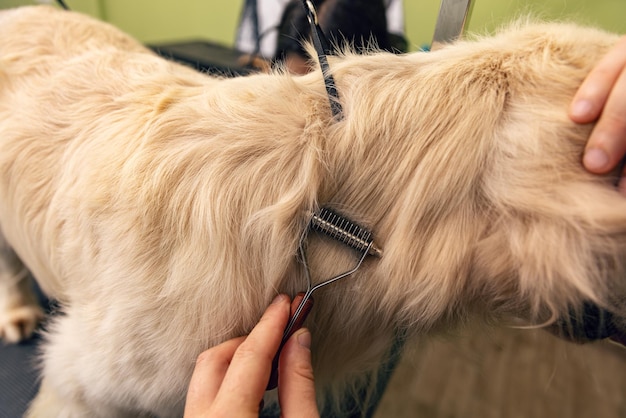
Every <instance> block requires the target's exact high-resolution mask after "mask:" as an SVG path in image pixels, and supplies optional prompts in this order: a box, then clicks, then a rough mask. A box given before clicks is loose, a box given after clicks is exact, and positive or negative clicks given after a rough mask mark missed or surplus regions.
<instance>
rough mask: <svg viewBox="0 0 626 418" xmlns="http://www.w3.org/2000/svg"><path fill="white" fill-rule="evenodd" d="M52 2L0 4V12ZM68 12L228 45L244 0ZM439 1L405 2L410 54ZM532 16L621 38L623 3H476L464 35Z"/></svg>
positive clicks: (101, 4)
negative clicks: (564, 21)
mask: <svg viewBox="0 0 626 418" xmlns="http://www.w3.org/2000/svg"><path fill="white" fill-rule="evenodd" d="M48 2H52V1H51V0H48V1H46V0H41V1H35V0H0V8H8V7H15V6H19V5H26V4H33V3H48ZM66 3H67V4H68V6H69V7H70V8H72V9H73V10H78V11H82V12H85V13H88V14H91V15H93V16H97V17H99V18H101V19H103V20H106V21H108V22H111V23H113V24H114V25H116V26H117V27H119V28H121V29H123V30H124V31H126V32H128V33H130V34H131V35H133V36H135V37H136V38H138V39H139V40H141V41H144V42H147V43H159V42H169V41H178V40H184V39H190V38H202V39H210V40H213V41H217V42H219V43H222V44H224V45H226V46H232V45H233V43H234V40H235V30H236V27H237V24H238V22H239V17H240V12H241V9H242V6H243V3H244V0H227V1H223V0H222V1H219V0H209V1H207V0H176V1H172V0H169V1H167V0H66ZM439 5H440V1H439V0H405V1H404V15H405V24H406V35H407V38H408V39H409V45H410V47H411V49H412V50H415V49H418V48H420V47H422V46H426V45H429V44H430V41H431V39H432V35H433V31H434V28H435V22H436V19H437V13H438V11H439ZM528 13H532V14H534V15H536V16H540V17H543V18H547V19H568V20H574V21H576V22H581V23H584V24H590V25H596V26H601V27H604V28H606V29H608V30H611V31H614V32H619V33H626V0H475V1H474V10H473V14H472V17H471V20H470V22H469V30H470V31H476V32H480V33H484V32H487V31H492V30H493V29H494V28H496V27H498V26H499V25H501V24H502V23H504V22H507V21H510V20H511V19H512V18H513V17H515V16H519V15H524V14H528Z"/></svg>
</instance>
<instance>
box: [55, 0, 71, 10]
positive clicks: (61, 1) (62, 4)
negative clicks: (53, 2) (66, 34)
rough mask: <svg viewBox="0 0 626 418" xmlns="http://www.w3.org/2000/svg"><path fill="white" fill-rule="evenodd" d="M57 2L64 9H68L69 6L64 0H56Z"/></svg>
mask: <svg viewBox="0 0 626 418" xmlns="http://www.w3.org/2000/svg"><path fill="white" fill-rule="evenodd" d="M57 4H58V5H59V6H61V7H62V8H63V9H64V10H70V8H69V7H67V4H65V1H63V0H57Z"/></svg>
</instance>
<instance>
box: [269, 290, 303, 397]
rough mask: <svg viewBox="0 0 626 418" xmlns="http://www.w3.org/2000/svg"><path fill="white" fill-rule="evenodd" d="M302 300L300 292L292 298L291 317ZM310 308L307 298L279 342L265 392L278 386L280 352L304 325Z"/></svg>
mask: <svg viewBox="0 0 626 418" xmlns="http://www.w3.org/2000/svg"><path fill="white" fill-rule="evenodd" d="M303 298H304V293H302V292H301V293H298V294H297V295H296V297H295V298H293V302H291V315H292V316H293V315H294V313H295V312H296V309H298V306H299V305H300V303H301V302H302V299H303ZM312 308H313V299H312V298H311V297H309V298H308V299H307V300H306V301H305V302H304V305H303V306H302V310H301V311H300V315H298V317H297V318H296V321H295V322H294V323H293V326H292V327H291V329H290V330H289V332H288V333H287V334H285V335H283V340H282V341H281V343H280V346H279V347H278V351H277V352H276V355H275V356H274V360H272V371H271V373H270V380H269V382H268V384H267V389H266V390H272V389H276V386H278V359H279V357H280V352H281V351H282V349H283V347H284V346H285V344H286V343H287V340H289V338H290V337H291V336H292V335H293V334H294V333H295V332H296V331H297V330H299V329H300V328H302V325H303V324H304V321H306V318H307V316H308V315H309V312H311V309H312Z"/></svg>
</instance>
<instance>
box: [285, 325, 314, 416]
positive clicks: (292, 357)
mask: <svg viewBox="0 0 626 418" xmlns="http://www.w3.org/2000/svg"><path fill="white" fill-rule="evenodd" d="M310 347H311V333H310V332H309V330H307V329H306V328H302V329H300V330H298V331H297V332H296V333H294V334H293V335H292V336H291V338H289V340H288V341H287V343H286V344H285V346H284V347H283V351H282V354H281V356H280V365H279V370H280V374H279V375H278V399H279V402H280V408H281V411H282V416H284V417H296V416H297V417H303V418H308V417H319V412H318V409H317V404H316V402H315V384H314V380H313V368H312V366H311V350H310Z"/></svg>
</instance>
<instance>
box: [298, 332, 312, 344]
mask: <svg viewBox="0 0 626 418" xmlns="http://www.w3.org/2000/svg"><path fill="white" fill-rule="evenodd" d="M298 344H300V346H302V347H304V348H311V333H310V332H309V330H307V329H306V328H303V329H302V330H301V331H300V332H299V334H298Z"/></svg>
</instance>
